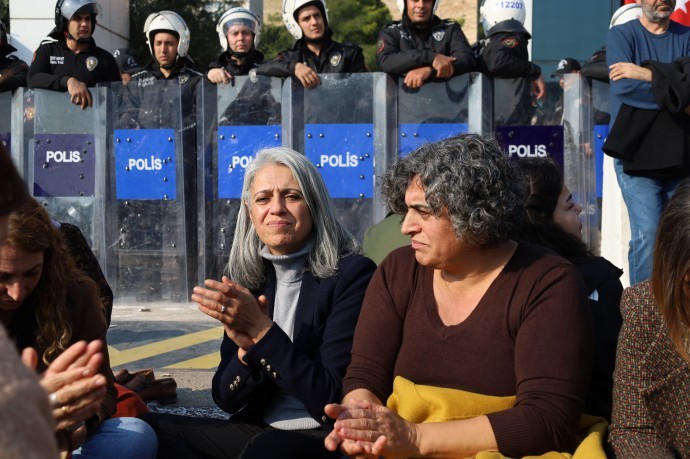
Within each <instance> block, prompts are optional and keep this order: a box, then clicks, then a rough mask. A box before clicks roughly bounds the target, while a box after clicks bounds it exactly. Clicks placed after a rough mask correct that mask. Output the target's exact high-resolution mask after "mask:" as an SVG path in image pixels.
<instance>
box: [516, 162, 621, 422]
mask: <svg viewBox="0 0 690 459" xmlns="http://www.w3.org/2000/svg"><path fill="white" fill-rule="evenodd" d="M518 165H519V166H520V170H521V171H522V174H523V175H524V177H525V182H526V184H527V198H526V199H525V224H524V225H523V227H522V228H521V232H520V237H521V238H522V239H524V240H526V241H529V242H533V243H535V244H539V245H542V246H544V247H548V248H549V249H551V250H553V251H554V252H556V253H558V254H559V255H560V256H562V257H563V258H565V259H567V260H568V261H570V262H571V263H572V264H574V265H575V267H576V268H577V270H578V271H579V272H580V275H581V276H582V278H583V279H584V281H585V286H586V287H587V295H589V306H590V310H591V311H592V319H593V322H594V338H595V352H594V366H593V368H592V378H591V384H590V388H589V392H588V393H587V401H586V403H585V413H587V414H591V415H595V416H601V417H603V418H605V419H606V420H607V421H610V420H611V397H612V391H613V369H614V367H615V365H616V344H617V343H618V333H619V332H620V329H621V324H622V323H623V318H622V317H621V313H620V302H621V293H623V285H622V284H621V282H620V280H619V279H618V278H619V277H620V275H621V274H623V271H622V270H620V269H618V268H616V267H615V266H614V265H612V264H611V263H610V262H609V261H608V260H606V259H605V258H601V257H596V256H594V255H592V253H591V252H590V250H589V247H587V244H585V243H584V241H583V240H582V238H581V230H582V223H581V222H580V212H582V206H581V205H579V204H578V203H576V202H574V201H573V196H572V195H571V194H570V190H568V187H567V186H566V185H565V182H564V181H563V175H562V174H561V170H560V168H559V167H558V165H557V164H556V163H555V162H554V161H553V160H551V159H547V158H530V159H524V160H520V161H518Z"/></svg>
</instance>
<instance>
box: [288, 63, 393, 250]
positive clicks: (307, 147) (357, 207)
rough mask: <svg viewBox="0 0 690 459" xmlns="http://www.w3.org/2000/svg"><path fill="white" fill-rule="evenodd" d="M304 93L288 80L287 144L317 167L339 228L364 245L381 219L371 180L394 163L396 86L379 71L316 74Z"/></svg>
mask: <svg viewBox="0 0 690 459" xmlns="http://www.w3.org/2000/svg"><path fill="white" fill-rule="evenodd" d="M320 78H321V84H320V85H319V86H318V87H316V88H313V89H304V88H303V87H302V85H301V83H300V82H299V81H298V80H295V79H292V80H288V81H286V83H285V85H284V86H283V101H284V104H286V105H287V106H286V107H285V109H284V110H283V112H284V113H285V114H286V116H285V119H284V120H283V123H284V125H285V126H288V128H287V129H289V131H288V132H287V133H286V143H287V145H288V146H290V147H291V148H294V149H295V150H297V151H300V152H303V153H304V154H305V155H307V157H309V159H310V160H311V161H312V162H313V163H314V164H315V165H316V167H317V168H319V169H320V171H321V174H322V176H323V178H324V181H325V182H326V186H327V187H328V191H329V193H330V195H331V197H332V198H333V200H334V203H335V206H336V209H337V212H338V214H339V216H340V218H341V221H342V222H343V224H344V225H345V226H346V227H347V228H348V229H349V230H350V231H351V232H352V233H353V234H354V235H355V237H356V238H357V239H358V240H360V241H362V239H363V237H364V231H365V230H366V229H367V228H368V227H369V226H371V225H372V224H373V223H375V222H377V221H378V220H380V219H382V218H383V217H384V216H385V209H383V208H382V206H381V204H380V202H379V200H378V199H377V198H376V187H375V178H376V177H377V176H382V175H383V174H384V173H385V170H386V168H387V165H388V164H389V163H390V162H391V161H393V160H394V158H395V156H396V154H395V152H394V149H393V148H392V146H393V145H395V130H394V129H392V127H393V126H395V111H394V110H395V104H394V102H393V101H394V100H395V91H396V89H395V84H394V82H393V80H392V79H391V78H390V77H388V76H387V75H385V74H382V73H359V74H352V75H339V74H324V75H320Z"/></svg>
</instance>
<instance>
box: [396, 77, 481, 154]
mask: <svg viewBox="0 0 690 459" xmlns="http://www.w3.org/2000/svg"><path fill="white" fill-rule="evenodd" d="M469 83H470V75H469V74H463V75H458V76H456V77H454V78H451V79H449V80H438V81H429V82H426V83H425V84H424V85H423V86H422V87H421V88H418V89H411V88H408V87H407V86H405V85H404V84H403V79H402V78H399V79H398V139H397V140H398V156H406V155H408V154H409V153H411V152H412V151H414V150H416V149H417V148H419V147H420V146H421V145H423V144H425V143H429V142H436V141H438V140H442V139H447V138H449V137H453V136H454V135H458V134H464V133H466V132H468V130H469V129H468V128H469V122H468V119H469V100H470V97H469Z"/></svg>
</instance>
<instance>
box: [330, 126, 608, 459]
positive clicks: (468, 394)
mask: <svg viewBox="0 0 690 459" xmlns="http://www.w3.org/2000/svg"><path fill="white" fill-rule="evenodd" d="M524 191H525V187H524V183H523V180H522V177H521V175H520V174H519V171H518V170H517V166H516V165H515V164H514V163H513V162H511V161H510V160H509V159H508V158H507V156H505V155H504V154H503V153H502V152H501V150H500V148H499V146H498V144H497V143H496V142H495V141H494V140H487V139H484V138H482V137H480V136H478V135H460V136H457V137H453V138H450V139H447V140H443V141H440V142H437V143H431V144H427V145H424V146H422V147H421V148H419V149H418V150H416V151H415V152H413V153H412V154H410V155H409V156H406V157H405V158H402V159H399V160H398V161H397V162H396V163H395V164H394V165H393V167H392V168H391V169H390V170H389V171H388V172H387V173H386V176H385V178H384V181H383V184H382V196H383V197H384V201H385V202H386V204H387V205H388V206H390V208H391V209H392V210H393V211H395V212H396V213H398V214H400V215H402V216H404V218H403V222H402V232H403V233H404V234H407V235H409V236H410V240H411V246H410V247H403V248H400V249H397V250H395V251H394V252H392V253H391V254H390V255H389V256H388V257H387V258H386V259H385V260H384V261H383V262H382V263H381V264H380V265H379V268H378V269H377V271H376V273H375V274H374V277H373V278H372V281H371V284H370V285H369V288H368V289H367V294H366V297H365V300H364V304H363V305H362V312H361V314H360V318H359V321H358V323H357V329H356V332H355V339H354V342H353V349H352V363H351V364H350V366H349V367H348V370H347V375H346V377H345V380H344V381H343V393H344V394H346V395H345V396H344V397H343V402H342V404H340V405H338V404H331V405H328V406H326V407H325V412H326V414H327V415H328V416H330V417H332V418H335V419H336V422H335V427H334V429H333V431H332V432H331V434H330V435H329V436H328V437H327V439H326V443H325V444H326V447H327V448H328V449H329V450H331V451H336V450H338V449H339V450H340V452H342V453H344V454H347V455H352V456H367V457H368V456H371V455H373V456H384V457H441V456H443V457H474V456H475V455H476V454H478V453H479V452H481V451H486V450H498V451H499V452H500V453H502V454H504V455H506V456H510V457H522V456H526V455H538V454H542V453H545V452H547V451H552V450H556V451H573V449H574V448H575V447H576V445H577V442H578V439H577V437H576V430H577V427H578V420H579V418H580V414H581V411H582V407H583V405H584V400H585V396H586V393H587V387H588V385H589V375H590V368H591V358H592V347H593V346H592V325H591V318H590V315H589V311H588V308H587V304H586V298H587V295H586V294H585V289H584V285H583V282H582V279H581V276H580V275H579V274H578V273H577V270H576V269H575V268H574V267H573V266H572V265H571V264H570V263H568V262H567V261H566V260H564V259H563V258H561V257H558V256H556V255H554V254H552V253H550V252H549V251H546V250H545V249H542V248H540V247H538V246H535V245H532V244H529V243H523V242H516V241H513V240H511V239H510V237H511V235H512V234H513V232H514V231H515V229H516V227H517V226H518V225H519V224H520V223H521V220H522V216H523V208H522V204H523V201H524ZM386 400H387V406H388V407H386V406H385V405H384V404H386ZM434 401H435V402H434ZM364 420H366V421H364ZM602 453H603V451H602ZM491 457H502V456H498V455H497V454H493V455H492V456H491ZM589 457H593V456H589Z"/></svg>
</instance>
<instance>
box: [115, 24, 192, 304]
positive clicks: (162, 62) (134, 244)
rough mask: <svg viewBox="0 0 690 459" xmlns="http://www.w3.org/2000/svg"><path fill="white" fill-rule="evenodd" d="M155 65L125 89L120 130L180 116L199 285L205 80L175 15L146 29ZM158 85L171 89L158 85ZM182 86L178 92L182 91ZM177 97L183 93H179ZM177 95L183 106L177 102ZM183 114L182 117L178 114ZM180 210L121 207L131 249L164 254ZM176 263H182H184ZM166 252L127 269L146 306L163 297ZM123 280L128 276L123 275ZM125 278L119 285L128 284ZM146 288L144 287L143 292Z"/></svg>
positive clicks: (140, 204)
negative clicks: (200, 126)
mask: <svg viewBox="0 0 690 459" xmlns="http://www.w3.org/2000/svg"><path fill="white" fill-rule="evenodd" d="M144 34H145V36H146V43H147V45H148V47H149V51H150V52H151V61H150V62H149V63H148V64H146V65H145V66H144V67H143V68H142V69H141V70H140V71H139V72H137V73H135V74H134V75H132V79H131V80H130V82H129V83H128V84H127V86H126V90H125V93H124V97H123V107H122V108H121V110H120V122H119V127H120V128H130V129H132V128H144V129H160V128H162V127H173V128H174V127H177V126H178V124H179V117H180V115H181V116H182V132H181V140H182V161H183V165H184V166H183V167H184V180H183V183H184V196H185V207H184V212H185V220H186V222H187V224H186V225H185V233H186V237H187V239H186V243H187V247H190V248H192V250H190V252H189V256H190V258H189V259H188V260H186V261H187V276H188V280H189V282H190V283H193V282H195V281H196V258H194V254H195V253H196V252H195V251H194V250H193V248H194V247H196V224H193V223H192V222H194V221H196V218H197V216H196V205H195V203H196V197H195V196H196V195H195V193H196V91H197V87H198V84H199V82H200V81H201V79H202V78H203V75H202V74H201V73H199V72H197V71H196V70H194V69H192V68H191V67H190V66H191V64H192V61H191V59H190V58H189V57H188V55H187V52H188V50H189V45H190V39H191V34H190V32H189V28H188V27H187V23H186V22H185V21H184V19H182V17H181V16H180V15H179V14H177V13H175V12H173V11H160V12H157V13H152V14H150V15H149V16H148V18H147V19H146V22H145V23H144ZM158 81H166V82H169V84H159V85H156V82H158ZM178 85H179V89H178ZM178 91H179V92H178ZM178 94H179V100H178ZM180 109H181V110H182V113H180ZM176 205H177V204H176V203H170V202H168V201H163V199H161V200H152V201H145V200H144V201H132V202H130V203H129V206H127V207H122V206H121V207H120V218H121V219H122V226H123V228H125V229H126V230H127V231H128V233H126V234H128V236H129V239H128V240H127V244H126V247H127V248H136V249H143V250H153V251H154V252H158V251H161V250H162V249H163V246H162V239H163V238H164V237H165V234H168V233H170V232H171V231H175V232H177V231H180V230H172V229H169V227H168V225H169V224H170V222H168V221H167V219H166V216H167V214H168V212H174V211H176V210H174V209H173V207H175V206H176ZM176 262H179V263H181V261H180V260H177V261H176ZM162 266H163V258H162V252H161V254H160V255H159V254H155V255H151V256H146V257H145V258H143V259H142V260H141V261H139V262H138V265H135V266H128V267H127V269H126V270H125V273H130V275H131V277H130V279H131V282H132V283H138V284H139V286H138V287H135V288H134V290H135V291H136V292H137V297H138V298H139V299H143V300H156V299H160V297H161V295H162V293H163V292H162V288H161V287H162V285H161V269H162ZM123 277H124V275H123ZM130 279H127V278H124V279H121V281H124V282H125V283H128V282H130ZM142 284H143V287H142Z"/></svg>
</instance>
